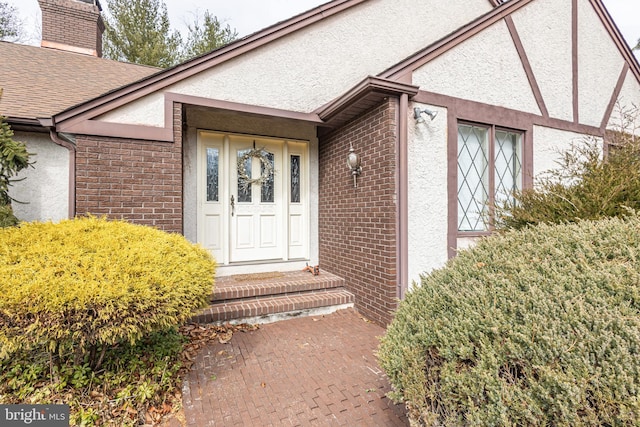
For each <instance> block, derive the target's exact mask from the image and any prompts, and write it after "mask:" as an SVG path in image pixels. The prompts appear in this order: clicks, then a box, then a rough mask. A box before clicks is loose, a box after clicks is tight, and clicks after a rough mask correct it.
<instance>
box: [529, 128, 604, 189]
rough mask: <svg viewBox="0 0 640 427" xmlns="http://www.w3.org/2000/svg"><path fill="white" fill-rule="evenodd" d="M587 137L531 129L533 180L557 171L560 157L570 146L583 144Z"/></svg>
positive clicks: (542, 129)
mask: <svg viewBox="0 0 640 427" xmlns="http://www.w3.org/2000/svg"><path fill="white" fill-rule="evenodd" d="M588 138H591V137H590V136H589V135H585V134H581V133H575V132H568V131H563V130H558V129H552V128H548V127H543V126H534V128H533V141H534V143H533V174H534V178H535V177H538V176H539V175H540V174H542V173H544V172H547V171H549V170H552V169H557V168H558V164H557V163H556V162H557V160H559V158H560V155H561V153H562V152H563V151H565V150H566V149H568V148H569V147H571V145H572V144H579V143H581V142H585V141H586V140H587V139H588Z"/></svg>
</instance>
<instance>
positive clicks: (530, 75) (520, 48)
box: [504, 16, 549, 117]
mask: <svg viewBox="0 0 640 427" xmlns="http://www.w3.org/2000/svg"><path fill="white" fill-rule="evenodd" d="M504 21H505V23H506V24H507V28H508V29H509V34H511V39H513V44H514V45H515V47H516V51H517V52H518V56H519V57H520V62H521V63H522V66H523V68H524V72H525V74H526V75H527V79H528V80H529V86H531V91H532V92H533V96H534V98H535V99H536V103H537V104H538V109H539V110H540V112H541V113H542V116H543V117H549V110H547V106H546V104H545V103H544V98H543V96H542V92H541V91H540V86H538V81H537V80H536V76H535V74H534V72H533V68H531V63H530V62H529V57H528V56H527V52H526V51H525V49H524V45H523V44H522V40H521V39H520V35H519V34H518V30H517V29H516V25H515V24H514V22H513V18H512V17H511V16H507V17H506V18H504Z"/></svg>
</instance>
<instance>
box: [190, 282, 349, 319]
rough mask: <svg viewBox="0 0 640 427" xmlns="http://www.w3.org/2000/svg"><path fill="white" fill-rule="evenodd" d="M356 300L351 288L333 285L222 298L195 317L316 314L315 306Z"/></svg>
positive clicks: (259, 317) (252, 317)
mask: <svg viewBox="0 0 640 427" xmlns="http://www.w3.org/2000/svg"><path fill="white" fill-rule="evenodd" d="M353 303H354V296H353V294H352V293H351V292H349V291H347V290H346V289H344V288H332V289H323V290H315V291H309V292H303V293H298V294H283V295H276V296H271V295H267V296H260V297H255V298H245V299H235V300H230V301H220V302H216V303H213V304H211V305H210V306H209V307H207V308H205V309H203V310H202V311H201V312H200V313H198V314H196V315H195V316H193V318H192V320H193V321H195V322H198V323H226V322H230V323H245V322H246V323H267V322H272V321H276V320H283V319H286V318H289V317H297V316H304V315H309V314H313V312H314V310H315V309H321V308H325V309H330V308H332V307H335V308H336V309H337V308H344V307H345V306H352V305H353ZM331 311H335V310H331ZM328 312H330V311H328Z"/></svg>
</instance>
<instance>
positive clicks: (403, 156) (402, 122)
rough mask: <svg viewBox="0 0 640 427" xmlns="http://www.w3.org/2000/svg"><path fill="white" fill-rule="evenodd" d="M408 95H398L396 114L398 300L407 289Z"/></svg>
mask: <svg viewBox="0 0 640 427" xmlns="http://www.w3.org/2000/svg"><path fill="white" fill-rule="evenodd" d="M408 112H409V95H408V94H406V93H403V94H402V95H400V103H399V108H398V110H397V112H396V117H397V120H396V126H398V136H397V145H398V146H397V153H398V154H397V160H396V194H398V203H397V208H396V253H397V260H396V262H397V265H398V267H397V268H398V271H397V272H396V275H397V280H398V298H399V299H403V298H404V296H405V294H406V292H407V290H408V289H409V167H408V165H409V123H408V122H409V119H408V114H409V113H408Z"/></svg>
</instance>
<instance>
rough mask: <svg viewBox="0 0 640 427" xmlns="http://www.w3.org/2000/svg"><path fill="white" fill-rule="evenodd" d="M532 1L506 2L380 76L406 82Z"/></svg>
mask: <svg viewBox="0 0 640 427" xmlns="http://www.w3.org/2000/svg"><path fill="white" fill-rule="evenodd" d="M532 1H533V0H511V1H509V2H507V3H504V4H503V5H502V7H498V8H496V9H494V10H492V11H491V12H489V13H487V14H485V15H484V16H482V17H480V18H478V19H476V20H475V21H472V22H470V23H469V24H467V25H465V26H463V27H461V28H459V29H458V30H457V31H454V32H453V33H451V34H450V35H448V36H446V37H444V38H442V39H440V41H437V42H436V43H434V44H432V45H431V46H429V47H427V48H426V49H423V50H422V51H420V52H418V53H417V54H416V55H413V56H411V57H409V58H407V59H405V60H404V61H402V62H400V63H398V64H396V65H394V66H393V67H391V68H389V69H387V70H386V71H383V72H382V73H381V74H379V75H378V76H379V77H382V78H387V79H391V80H400V81H405V82H406V81H410V80H411V73H412V72H413V71H415V70H416V69H418V68H420V67H421V66H422V65H424V64H426V63H427V62H429V61H431V60H433V59H434V58H437V57H438V56H440V55H442V54H443V53H445V52H447V51H448V50H450V49H452V48H454V47H456V46H458V45H459V44H460V43H462V42H464V41H465V40H467V39H469V38H471V37H473V36H474V35H476V34H478V33H479V32H481V31H483V30H484V29H486V28H488V27H490V26H491V25H493V24H495V23H496V22H498V21H500V20H501V19H504V18H505V17H507V16H509V15H510V14H512V13H513V12H515V11H517V10H518V9H520V8H522V7H524V6H526V5H527V4H529V3H530V2H532Z"/></svg>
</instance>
